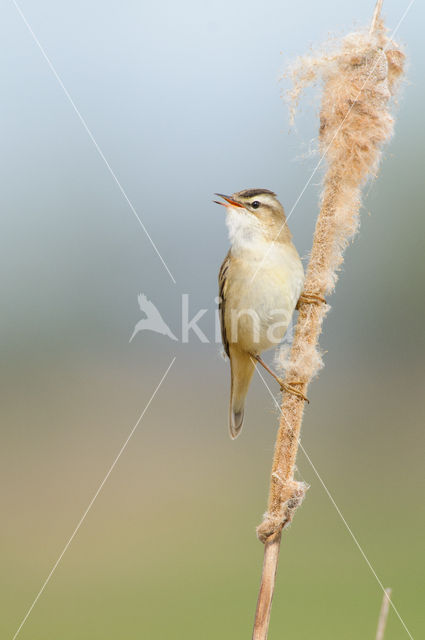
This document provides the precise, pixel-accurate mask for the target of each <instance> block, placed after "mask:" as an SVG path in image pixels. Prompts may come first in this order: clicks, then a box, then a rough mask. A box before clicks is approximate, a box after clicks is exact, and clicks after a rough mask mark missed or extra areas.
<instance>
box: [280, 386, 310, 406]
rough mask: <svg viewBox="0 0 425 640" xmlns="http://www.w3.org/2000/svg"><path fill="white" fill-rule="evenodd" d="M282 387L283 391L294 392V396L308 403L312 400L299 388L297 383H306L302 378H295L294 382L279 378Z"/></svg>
mask: <svg viewBox="0 0 425 640" xmlns="http://www.w3.org/2000/svg"><path fill="white" fill-rule="evenodd" d="M279 384H280V389H281V391H282V392H284V391H286V392H287V393H292V395H293V396H296V397H297V398H300V399H301V400H304V402H307V404H310V400H309V399H308V398H307V396H305V395H304V394H303V393H302V391H300V390H299V389H297V387H296V385H298V384H304V382H301V380H293V381H292V382H285V381H284V380H279Z"/></svg>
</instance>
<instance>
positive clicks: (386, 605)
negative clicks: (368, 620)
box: [376, 589, 392, 640]
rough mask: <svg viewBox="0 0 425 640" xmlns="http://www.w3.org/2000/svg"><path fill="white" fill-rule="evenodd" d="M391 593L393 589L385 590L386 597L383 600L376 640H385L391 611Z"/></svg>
mask: <svg viewBox="0 0 425 640" xmlns="http://www.w3.org/2000/svg"><path fill="white" fill-rule="evenodd" d="M391 593H392V591H391V589H385V593H384V597H383V598H382V605H381V611H380V613H379V620H378V628H377V630H376V640H384V633H385V627H386V626H387V618H388V612H389V610H390V602H391Z"/></svg>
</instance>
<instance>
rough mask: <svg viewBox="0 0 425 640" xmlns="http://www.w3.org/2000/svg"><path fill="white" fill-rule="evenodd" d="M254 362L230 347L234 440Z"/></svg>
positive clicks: (231, 424) (243, 353)
mask: <svg viewBox="0 0 425 640" xmlns="http://www.w3.org/2000/svg"><path fill="white" fill-rule="evenodd" d="M254 369H255V364H254V362H253V359H252V357H251V356H250V355H249V354H248V353H246V352H244V351H239V349H235V348H232V347H230V375H231V386H230V411H229V427H230V437H231V438H232V439H233V440H234V439H235V438H237V436H238V435H239V433H240V431H241V429H242V425H243V417H244V406H245V398H246V394H247V393H248V388H249V384H250V382H251V378H252V375H253V373H254Z"/></svg>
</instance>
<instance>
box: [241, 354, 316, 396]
mask: <svg viewBox="0 0 425 640" xmlns="http://www.w3.org/2000/svg"><path fill="white" fill-rule="evenodd" d="M252 357H253V358H255V360H256V361H257V362H259V363H260V364H261V366H262V367H264V369H265V370H266V371H268V372H269V373H270V375H271V376H273V378H274V379H275V380H276V382H277V383H278V384H279V386H280V388H281V390H282V391H286V392H287V393H292V394H293V395H294V396H297V398H301V399H302V400H304V401H305V402H308V403H309V402H310V400H309V399H308V398H307V397H306V396H305V395H304V394H303V393H301V391H299V390H298V389H297V388H296V387H295V386H294V385H297V384H303V383H302V382H301V381H294V382H285V381H284V380H282V378H279V377H278V376H277V375H276V374H275V372H274V371H272V369H270V367H269V366H268V365H267V364H266V363H265V362H264V360H262V358H260V356H252Z"/></svg>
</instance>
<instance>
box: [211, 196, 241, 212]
mask: <svg viewBox="0 0 425 640" xmlns="http://www.w3.org/2000/svg"><path fill="white" fill-rule="evenodd" d="M214 195H216V196H219V197H220V198H223V200H226V202H228V203H229V204H230V205H231V206H232V207H241V209H244V206H243V204H241V203H240V202H236V200H232V198H230V197H229V196H224V195H223V194H222V193H215V194H214ZM213 202H215V203H216V204H221V205H223V207H227V204H226V203H225V202H219V201H218V200H213Z"/></svg>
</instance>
